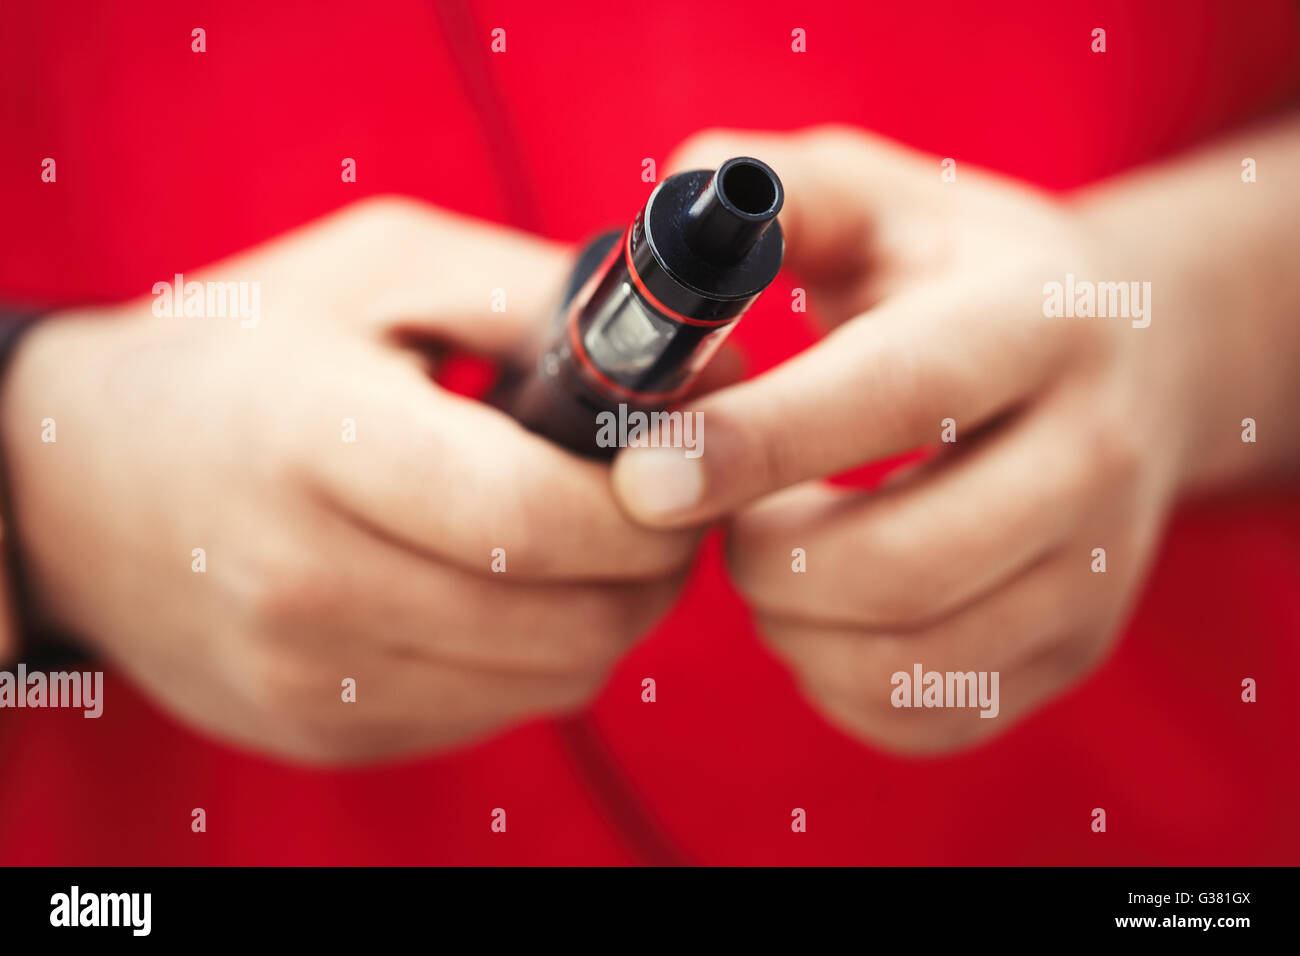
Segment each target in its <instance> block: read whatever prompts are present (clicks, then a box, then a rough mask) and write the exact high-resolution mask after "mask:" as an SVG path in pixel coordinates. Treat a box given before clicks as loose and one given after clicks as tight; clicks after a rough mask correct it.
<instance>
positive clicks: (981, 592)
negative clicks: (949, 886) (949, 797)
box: [614, 128, 1263, 750]
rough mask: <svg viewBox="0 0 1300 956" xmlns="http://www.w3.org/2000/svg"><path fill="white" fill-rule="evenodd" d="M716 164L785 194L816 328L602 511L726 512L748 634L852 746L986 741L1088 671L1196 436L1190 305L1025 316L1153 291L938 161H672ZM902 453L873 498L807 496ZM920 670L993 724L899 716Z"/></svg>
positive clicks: (663, 452) (1092, 236)
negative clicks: (979, 699) (996, 698)
mask: <svg viewBox="0 0 1300 956" xmlns="http://www.w3.org/2000/svg"><path fill="white" fill-rule="evenodd" d="M735 155H753V156H757V157H760V158H762V159H763V160H764V161H765V162H768V163H769V164H770V165H771V166H772V167H773V168H774V169H775V170H776V171H777V173H778V174H779V175H780V176H781V177H782V179H783V181H784V183H785V187H786V196H787V201H786V206H785V210H784V211H783V213H782V216H781V219H782V223H783V225H784V227H785V229H786V232H787V236H788V241H787V263H788V265H789V267H790V268H791V269H792V271H793V272H794V273H795V275H796V277H797V280H799V283H800V284H801V285H804V286H806V287H807V289H808V292H809V300H810V302H811V303H812V304H813V308H814V310H815V311H817V312H819V313H820V316H821V318H822V319H824V320H826V322H827V323H828V324H829V325H830V326H831V327H832V331H831V332H830V334H829V335H827V336H826V337H825V339H824V340H822V341H821V342H819V343H818V344H817V345H816V346H814V347H813V348H810V349H809V350H807V351H806V352H804V353H803V354H800V355H798V356H797V357H795V358H793V359H791V360H790V361H788V362H786V363H785V364H784V365H782V366H780V367H778V368H776V369H774V370H773V371H771V372H769V373H767V374H765V375H763V376H760V377H758V378H756V379H754V380H752V381H749V382H745V383H742V384H739V385H736V386H734V387H731V388H727V389H724V390H722V391H719V392H716V393H714V394H713V395H711V396H708V397H706V398H704V399H701V400H699V401H697V402H694V403H692V404H691V405H690V406H689V409H690V410H691V411H697V412H702V413H703V416H704V422H705V424H706V425H707V428H708V436H709V441H708V450H707V453H706V454H705V455H704V456H703V457H701V458H698V459H689V458H685V457H683V456H681V455H680V453H677V452H674V451H673V450H671V449H629V450H627V451H625V452H623V453H622V454H621V456H620V457H619V459H617V461H616V462H615V465H614V481H615V486H616V490H617V492H618V494H619V496H620V498H621V500H622V502H623V503H624V506H625V507H626V508H627V510H628V512H629V513H630V514H632V515H633V516H635V517H636V518H637V519H638V520H640V521H641V522H643V523H644V524H645V525H647V526H649V527H657V528H682V527H688V526H692V525H699V524H701V523H704V522H707V521H709V520H711V519H714V518H718V517H721V516H725V515H727V514H729V513H732V512H737V511H738V513H737V514H736V515H735V517H734V518H733V519H732V520H731V521H730V535H729V555H730V564H731V570H732V574H733V576H734V578H735V581H736V583H737V585H738V586H739V588H740V589H741V590H742V592H743V593H744V594H745V595H746V596H747V597H748V599H749V601H750V602H751V604H752V605H753V607H754V610H755V612H756V615H757V618H758V625H759V628H760V630H761V631H762V632H763V633H764V634H765V635H766V637H767V638H768V639H769V640H770V642H771V644H772V646H773V647H774V648H775V649H776V651H777V652H778V653H779V654H780V655H781V656H782V657H784V658H785V660H786V661H788V662H789V664H790V666H791V667H792V668H793V670H794V671H795V672H796V674H797V675H798V677H799V678H800V680H801V683H802V684H803V686H804V687H805V688H806V690H807V693H808V694H809V696H810V697H811V699H812V700H813V701H814V702H815V703H816V705H817V706H819V707H820V708H821V709H822V710H823V711H824V712H825V713H826V714H827V715H828V716H829V717H830V718H831V719H833V720H835V721H836V722H838V723H839V724H840V725H842V726H843V727H845V728H847V729H849V730H850V731H851V732H853V733H856V734H859V735H861V736H863V737H865V738H868V739H871V740H874V741H877V742H880V743H883V744H885V745H886V746H889V747H892V748H897V749H902V750H936V749H944V748H948V747H952V746H957V745H960V744H963V743H967V742H970V741H974V740H977V739H980V738H982V737H986V736H988V735H990V734H992V733H994V732H996V731H998V730H1001V729H1005V728H1006V727H1007V726H1008V725H1009V724H1011V723H1012V722H1014V721H1015V720H1016V719H1017V718H1018V717H1019V716H1021V715H1023V714H1025V713H1026V712H1028V711H1030V710H1031V709H1033V708H1034V707H1036V706H1038V705H1040V704H1041V703H1042V702H1044V701H1045V700H1047V699H1049V698H1050V697H1052V696H1053V695H1055V694H1057V693H1058V692H1060V691H1061V690H1062V689H1063V688H1064V687H1066V686H1067V685H1069V684H1071V683H1072V682H1074V681H1077V680H1078V679H1079V678H1080V677H1081V675H1083V674H1085V673H1086V672H1087V671H1088V670H1089V669H1090V668H1091V667H1092V666H1093V665H1094V664H1096V663H1097V662H1098V660H1099V659H1100V658H1101V657H1102V656H1103V655H1104V653H1105V652H1106V650H1107V648H1108V646H1109V644H1110V643H1111V641H1112V640H1113V638H1114V636H1115V631H1116V628H1117V625H1118V623H1119V622H1120V621H1121V619H1122V616H1123V614H1124V612H1125V609H1126V607H1127V605H1128V603H1129V601H1130V598H1131V597H1132V596H1133V594H1134V591H1135V588H1136V586H1137V585H1138V584H1139V582H1140V581H1141V578H1142V574H1143V571H1144V569H1145V568H1146V566H1147V564H1148V562H1149V560H1150V559H1151V556H1152V550H1153V546H1154V545H1155V543H1156V542H1157V540H1158V536H1159V532H1160V529H1161V525H1162V522H1163V520H1164V517H1165V515H1166V513H1167V510H1168V508H1169V506H1170V503H1171V501H1172V499H1173V497H1174V495H1175V493H1176V491H1178V490H1179V484H1180V481H1181V479H1182V478H1183V475H1184V472H1187V471H1190V470H1191V468H1192V464H1191V461H1190V458H1189V453H1190V449H1192V448H1193V447H1195V446H1196V445H1197V444H1198V441H1199V436H1197V435H1195V433H1194V429H1197V428H1205V427H1207V426H1213V425H1214V424H1215V422H1214V421H1210V420H1208V419H1195V418H1192V417H1190V416H1188V415H1187V414H1186V411H1185V410H1186V409H1188V408H1190V407H1192V406H1191V404H1189V403H1191V402H1192V401H1193V400H1194V398H1195V395H1196V392H1197V390H1198V389H1202V388H1203V387H1204V385H1203V382H1204V380H1205V375H1204V373H1205V372H1206V371H1207V368H1206V367H1205V366H1204V365H1198V364H1197V362H1198V361H1199V358H1195V359H1194V358H1193V357H1192V355H1191V353H1190V352H1189V347H1190V345H1191V343H1192V342H1193V340H1198V338H1199V337H1198V335H1197V334H1195V333H1192V332H1189V331H1187V330H1188V328H1189V326H1188V325H1187V322H1188V317H1189V316H1190V315H1191V312H1190V307H1191V306H1190V303H1188V302H1187V301H1183V300H1182V299H1183V297H1182V296H1181V295H1179V294H1175V293H1174V291H1173V290H1174V288H1176V287H1177V283H1174V282H1170V283H1168V284H1162V283H1159V282H1157V283H1156V285H1157V291H1156V293H1155V296H1156V301H1157V306H1156V316H1155V319H1154V323H1155V325H1156V326H1157V327H1159V326H1161V323H1163V324H1164V329H1163V330H1153V329H1152V328H1142V327H1135V322H1136V323H1137V325H1139V326H1140V325H1141V323H1142V318H1141V317H1140V316H1136V315H1135V316H1132V317H1130V316H1124V317H1111V318H1066V317H1051V318H1049V317H1046V316H1045V314H1044V303H1045V285H1046V284H1047V283H1049V282H1060V283H1065V282H1066V276H1067V274H1073V275H1075V276H1076V277H1078V279H1080V280H1087V281H1094V282H1100V281H1115V282H1129V281H1131V280H1143V279H1152V278H1155V275H1153V272H1152V271H1151V269H1150V268H1149V267H1148V266H1143V265H1140V264H1138V260H1137V258H1134V259H1132V260H1125V259H1117V258H1115V256H1114V251H1115V249H1117V248H1119V247H1120V246H1121V243H1120V242H1119V240H1118V238H1117V237H1116V236H1112V235H1107V234H1105V233H1099V232H1097V231H1096V230H1094V229H1093V228H1092V227H1091V225H1090V224H1089V222H1088V221H1087V220H1086V218H1085V217H1084V216H1082V215H1080V214H1079V213H1078V212H1077V210H1075V209H1073V208H1071V207H1069V206H1067V205H1064V204H1061V203H1058V202H1054V201H1052V200H1050V199H1048V198H1047V197H1045V196H1042V195H1039V194H1037V193H1035V192H1033V191H1031V190H1030V189H1028V188H1024V187H1020V186H1017V185H1015V184H1012V183H1009V182H1006V181H1002V180H999V179H996V178H995V177H993V176H991V175H989V174H985V173H981V172H979V171H978V170H975V169H971V168H969V167H962V168H961V169H960V170H959V171H958V175H957V181H956V182H950V183H945V182H943V181H942V180H941V175H940V174H941V167H940V163H939V160H938V159H937V158H934V159H929V158H926V157H922V156H919V155H917V154H914V153H910V152H908V151H905V150H903V149H900V148H899V147H897V146H894V145H891V144H889V143H887V142H885V141H883V140H879V139H876V138H872V137H869V136H867V135H865V134H862V133H859V132H855V131H850V130H845V129H838V128H831V129H819V130H814V131H811V132H808V133H804V134H798V135H791V136H758V135H749V134H739V133H715V134H709V135H704V136H701V137H699V138H697V139H695V140H693V141H692V142H691V143H689V144H688V145H687V146H686V147H685V148H684V149H683V151H682V155H680V156H678V157H677V159H676V160H675V162H674V164H673V165H674V166H675V167H686V168H694V167H711V166H714V165H716V163H717V162H718V161H719V160H720V159H722V158H725V157H727V156H735ZM1230 187H1231V180H1229V188H1230ZM1184 287H1185V285H1184ZM1161 296H1163V298H1160V297H1161ZM1146 306H1147V307H1149V306H1150V302H1149V301H1148V302H1147V303H1146ZM1185 309H1186V310H1187V311H1185ZM1180 321H1181V322H1182V323H1183V325H1182V326H1181V329H1182V330H1183V332H1184V334H1182V335H1181V336H1180V335H1179V334H1177V333H1176V332H1172V331H1170V330H1171V329H1175V328H1180V326H1179V325H1178V323H1179V322H1180ZM1197 347H1198V348H1199V347H1201V346H1197ZM1211 351H1212V350H1211ZM1253 407H1261V408H1262V407H1263V406H1253ZM1233 415H1234V413H1228V415H1227V417H1226V418H1225V420H1224V421H1223V422H1220V423H1219V425H1220V426H1221V427H1222V428H1223V429H1224V430H1225V436H1226V438H1225V440H1228V439H1232V438H1234V437H1235V434H1236V433H1235V431H1234V428H1235V425H1234V422H1235V418H1234V417H1233ZM1237 417H1240V416H1239V415H1238V416H1237ZM945 431H947V432H948V434H949V435H954V434H955V437H956V441H955V442H954V443H944V442H942V441H941V438H942V437H944V433H945ZM922 446H931V447H932V448H934V449H935V450H936V452H937V453H936V454H935V455H933V456H932V457H931V458H930V459H929V460H928V461H927V462H925V463H924V464H922V465H921V466H919V467H916V468H913V469H911V470H909V471H907V472H905V473H902V474H900V475H898V476H896V478H895V480H894V481H893V482H891V483H889V484H887V485H886V486H885V487H884V488H882V489H881V490H879V491H877V492H874V493H858V492H852V491H848V490H845V489H839V488H833V487H831V486H829V485H827V484H825V483H823V482H821V481H818V480H816V479H821V478H824V477H827V476H831V475H834V474H836V473H839V472H842V471H845V470H848V469H850V468H852V467H854V466H856V465H859V464H861V463H864V462H869V461H873V460H877V459H883V458H887V457H890V456H893V455H896V454H899V453H902V452H905V451H908V450H911V449H915V448H918V447H922ZM776 492H780V493H779V494H774V493H776ZM760 499H761V500H760ZM755 502H757V503H755ZM797 548H798V549H803V550H804V552H805V553H806V562H807V564H806V567H807V570H806V573H796V572H795V571H794V570H793V569H792V568H793V559H792V554H793V552H794V549H797ZM1102 551H1104V569H1105V570H1104V572H1102V571H1101V570H1100V569H1101V567H1102V563H1101V562H1102V560H1103V559H1102V557H1101V552H1102ZM916 664H921V665H922V667H923V670H924V671H939V672H948V671H959V672H968V671H977V672H978V671H990V672H992V671H997V672H999V673H1000V698H1001V699H1000V714H999V716H997V718H996V719H981V718H980V717H979V712H978V709H950V708H935V709H913V708H907V709H902V708H897V707H895V706H894V705H893V702H892V699H891V696H892V692H893V690H894V687H893V686H892V684H891V677H892V675H894V674H895V673H896V672H899V671H902V672H904V673H906V674H907V675H909V677H910V676H911V675H912V673H913V668H914V665H916Z"/></svg>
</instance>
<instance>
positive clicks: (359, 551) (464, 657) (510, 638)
mask: <svg viewBox="0 0 1300 956" xmlns="http://www.w3.org/2000/svg"><path fill="white" fill-rule="evenodd" d="M325 520H326V521H328V524H329V527H328V528H327V529H325V530H326V531H327V532H328V534H329V537H328V539H327V540H328V541H329V542H330V544H329V547H328V553H329V555H332V556H336V555H347V559H346V560H338V559H337V558H330V559H326V560H323V561H321V562H319V563H318V564H317V565H315V566H314V567H313V569H311V570H309V571H308V573H306V574H302V573H299V574H297V575H295V580H293V581H291V582H288V585H287V589H285V590H282V591H281V592H280V597H279V598H278V599H276V600H274V601H272V602H271V603H272V606H273V607H279V608H281V613H280V614H278V615H276V617H277V619H274V620H271V621H269V622H267V623H268V624H269V630H271V631H272V632H274V633H276V634H279V635H282V639H285V640H291V641H297V642H298V643H299V645H300V646H301V647H302V649H303V650H304V652H306V651H307V650H310V651H311V652H312V653H313V654H321V653H325V654H326V655H327V656H328V654H330V653H335V654H344V653H346V652H347V648H348V647H349V646H350V645H353V644H356V643H357V642H358V639H359V638H362V637H364V642H365V643H368V644H371V645H374V646H376V647H382V648H387V649H388V650H389V651H391V652H392V653H397V654H406V655H412V656H415V657H419V658H420V659H422V660H426V661H434V662H440V663H442V664H443V665H444V666H448V667H455V668H462V669H469V670H473V671H476V672H493V673H498V674H502V675H520V674H533V675H546V676H552V677H556V678H570V677H577V678H583V677H590V676H591V675H598V674H601V673H603V672H604V671H605V670H607V669H608V668H609V667H610V666H611V665H612V664H613V663H614V662H615V661H616V660H617V659H618V658H619V657H620V656H621V655H622V654H623V653H624V652H625V651H626V650H627V649H628V648H629V647H630V646H631V645H632V643H633V642H634V641H635V640H636V639H637V638H639V637H641V636H642V635H644V634H645V633H646V632H648V631H649V630H650V629H651V627H653V625H654V624H655V622H656V621H657V620H658V619H659V617H660V616H661V615H662V614H663V613H664V612H665V611H666V610H667V609H668V608H669V607H670V606H671V604H672V602H673V600H674V599H675V597H676V594H677V591H678V589H679V588H680V586H681V583H682V581H683V579H684V577H685V570H683V571H681V572H679V573H677V574H675V575H671V576H666V577H664V578H659V579H655V580H652V581H648V582H638V583H612V584H555V583H539V582H535V581H528V580H523V579H520V578H519V577H518V576H517V575H515V574H513V573H512V572H511V571H510V570H509V568H507V570H506V571H504V572H501V573H496V574H478V573H475V572H473V571H468V570H462V569H459V568H456V567H454V566H452V565H449V564H446V563H442V562H438V561H434V560H431V559H428V558H425V557H423V556H421V555H418V554H415V553H413V552H411V551H409V550H406V549H403V548H401V547H398V546H395V545H394V544H393V543H392V542H389V541H384V540H381V539H379V538H377V537H375V536H374V535H373V534H371V533H370V532H369V531H367V530H365V529H363V528H359V527H357V526H356V525H355V524H352V523H351V522H349V521H347V520H346V519H345V518H342V517H335V518H332V519H325ZM322 550H323V548H322ZM281 587H282V588H285V583H284V582H282V583H281ZM322 622H324V623H323V624H322ZM324 648H333V650H330V651H324V650H323V649H324Z"/></svg>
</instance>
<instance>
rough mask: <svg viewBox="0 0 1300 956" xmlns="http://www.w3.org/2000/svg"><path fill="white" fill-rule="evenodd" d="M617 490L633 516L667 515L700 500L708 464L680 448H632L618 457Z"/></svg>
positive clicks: (664, 516) (679, 511)
mask: <svg viewBox="0 0 1300 956" xmlns="http://www.w3.org/2000/svg"><path fill="white" fill-rule="evenodd" d="M614 490H615V493H616V494H617V495H618V497H619V498H620V499H621V500H622V502H623V506H624V507H625V508H627V510H628V511H629V512H631V514H632V516H633V517H636V518H646V519H657V518H667V517H670V516H672V515H675V514H679V513H681V512H683V511H686V510H687V509H689V508H693V507H695V506H696V505H697V504H699V503H700V500H701V498H702V497H703V495H704V466H703V465H701V464H700V459H699V458H687V457H686V455H685V454H684V453H683V452H682V449H680V448H631V449H628V450H626V451H624V452H623V453H622V454H620V455H619V456H618V458H617V459H615V461H614Z"/></svg>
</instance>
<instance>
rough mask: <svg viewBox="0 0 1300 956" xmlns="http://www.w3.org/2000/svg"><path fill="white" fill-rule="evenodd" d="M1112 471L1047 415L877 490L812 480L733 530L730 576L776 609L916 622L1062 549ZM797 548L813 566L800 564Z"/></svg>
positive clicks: (860, 622) (848, 621)
mask: <svg viewBox="0 0 1300 956" xmlns="http://www.w3.org/2000/svg"><path fill="white" fill-rule="evenodd" d="M1101 474H1102V472H1101V471H1100V469H1099V468H1098V463H1097V462H1096V461H1094V460H1093V459H1092V457H1091V456H1090V455H1089V449H1088V448H1087V447H1086V445H1085V444H1082V443H1077V442H1071V441H1068V440H1062V438H1061V422H1060V418H1059V417H1058V415H1056V414H1054V413H1052V412H1051V411H1048V410H1045V411H1043V412H1040V413H1037V414H1034V415H1031V416H1028V417H1027V418H1024V419H1020V420H1016V421H1013V422H1011V423H1008V424H1007V425H1006V426H1004V427H1003V428H1002V429H1000V430H999V431H996V432H995V433H993V434H991V435H989V436H987V437H986V438H985V439H984V440H982V441H980V442H978V443H976V447H975V448H974V449H973V450H971V451H969V452H968V453H966V454H965V455H961V456H958V457H954V458H951V459H941V460H939V461H937V462H935V463H933V464H930V465H928V466H925V467H922V468H920V469H919V470H918V471H917V473H915V474H914V475H913V476H911V478H910V480H908V481H906V482H901V483H897V484H894V485H887V486H885V487H884V488H883V489H882V490H880V491H877V492H873V493H859V492H850V491H846V490H843V489H835V488H831V487H829V486H827V485H824V484H821V483H809V484H806V485H802V486H796V487H795V488H792V489H789V490H788V491H786V492H784V493H782V494H778V495H774V496H772V497H770V498H767V499H764V500H763V501H761V502H759V503H758V504H757V505H755V506H754V507H752V508H750V509H749V510H747V511H745V512H742V513H741V514H739V515H738V516H737V517H736V518H735V519H734V520H733V521H732V523H731V525H730V527H729V531H728V553H729V556H730V557H729V566H730V570H731V574H732V577H733V579H734V581H735V583H736V585H737V587H738V588H739V589H740V590H741V592H742V593H744V594H745V595H747V596H748V597H749V599H750V601H751V603H753V604H754V606H755V607H757V608H759V609H761V610H763V611H766V612H769V613H777V614H781V615H783V616H786V617H791V618H797V619H800V620H805V621H810V622H816V623H824V624H842V625H845V626H857V627H864V628H868V629H872V630H889V629H914V628H917V627H920V626H922V625H925V624H929V623H933V622H935V621H938V620H941V619H942V618H944V617H946V616H947V615H949V614H953V613H955V612H957V611H958V610H959V609H960V608H963V607H965V606H967V605H969V604H970V603H972V602H974V601H976V600H978V599H979V598H981V597H982V596H984V595H986V594H988V593H989V592H991V591H993V590H995V589H998V588H1002V587H1004V586H1005V585H1006V584H1007V582H1008V580H1009V579H1011V578H1014V577H1015V576H1016V575H1018V574H1019V573H1020V572H1021V571H1023V570H1024V569H1025V568H1027V567H1028V566H1030V565H1031V564H1033V563H1034V562H1036V561H1038V560H1039V559H1041V558H1042V556H1043V555H1044V554H1045V553H1047V552H1048V551H1051V550H1053V549H1056V548H1058V547H1059V546H1060V545H1061V544H1062V543H1063V542H1064V541H1065V540H1066V539H1067V537H1068V536H1069V535H1070V533H1071V531H1072V530H1073V529H1074V528H1076V527H1077V526H1078V524H1079V522H1080V521H1081V520H1082V519H1083V514H1084V508H1085V507H1086V505H1087V503H1088V502H1090V501H1092V500H1093V498H1094V495H1093V492H1094V491H1097V490H1101V489H1097V488H1095V487H1094V486H1095V484H1096V483H1097V481H1098V480H1099V475H1101ZM796 548H797V549H799V554H800V555H801V563H800V567H801V568H802V569H803V570H802V571H801V573H794V572H793V571H792V569H791V568H792V554H793V553H794V551H795V549H796ZM852 569H860V571H859V573H857V574H854V573H853V571H852ZM850 579H851V580H852V581H853V586H852V587H845V582H846V580H850Z"/></svg>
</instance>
